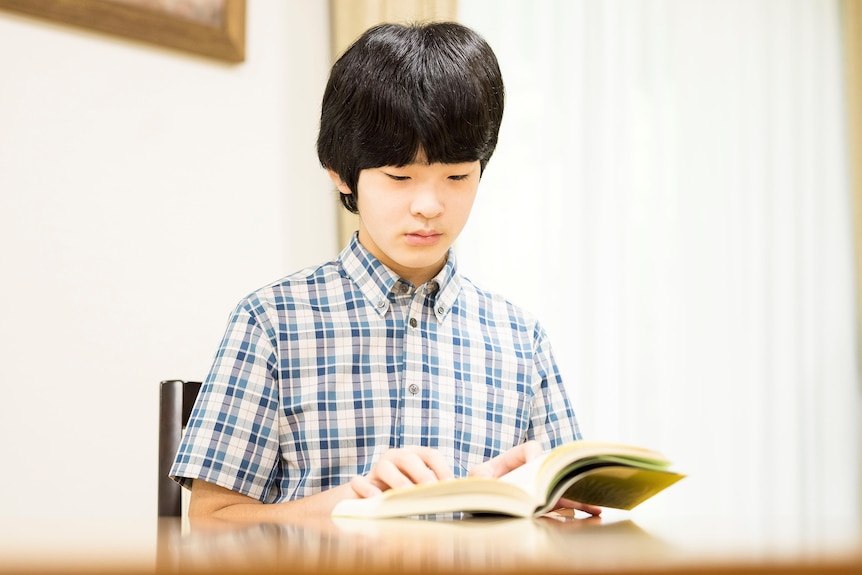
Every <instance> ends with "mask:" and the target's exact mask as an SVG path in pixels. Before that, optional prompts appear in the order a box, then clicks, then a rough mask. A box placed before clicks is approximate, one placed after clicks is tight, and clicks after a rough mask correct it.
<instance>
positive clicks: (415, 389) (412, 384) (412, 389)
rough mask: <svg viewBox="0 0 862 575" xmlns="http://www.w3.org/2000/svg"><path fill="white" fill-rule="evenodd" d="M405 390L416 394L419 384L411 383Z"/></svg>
mask: <svg viewBox="0 0 862 575" xmlns="http://www.w3.org/2000/svg"><path fill="white" fill-rule="evenodd" d="M407 391H409V392H410V393H412V394H413V395H416V394H417V393H419V386H418V385H416V384H415V383H411V384H410V387H408V388H407Z"/></svg>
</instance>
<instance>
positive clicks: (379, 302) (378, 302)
mask: <svg viewBox="0 0 862 575" xmlns="http://www.w3.org/2000/svg"><path fill="white" fill-rule="evenodd" d="M385 305H386V302H385V301H383V300H382V299H379V300H377V307H379V308H382V307H383V306H385Z"/></svg>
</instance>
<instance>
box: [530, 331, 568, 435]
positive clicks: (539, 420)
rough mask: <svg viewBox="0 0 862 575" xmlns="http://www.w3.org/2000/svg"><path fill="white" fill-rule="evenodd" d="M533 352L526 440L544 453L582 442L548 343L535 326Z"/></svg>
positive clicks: (544, 333)
mask: <svg viewBox="0 0 862 575" xmlns="http://www.w3.org/2000/svg"><path fill="white" fill-rule="evenodd" d="M534 341H535V350H534V352H533V369H534V390H535V397H534V399H533V407H532V410H531V414H530V429H529V431H528V434H527V439H535V440H538V441H539V442H541V443H542V446H543V447H544V448H545V449H550V448H553V447H556V446H558V445H562V444H563V443H568V442H570V441H574V440H576V439H581V433H580V431H579V429H578V422H577V419H576V418H575V412H574V410H573V409H572V405H571V403H570V401H569V397H568V393H567V392H566V388H565V385H564V384H563V379H562V377H561V376H560V371H559V368H558V367H557V363H556V360H555V359H554V353H553V350H552V349H551V342H550V339H549V338H548V336H547V333H546V332H545V331H544V329H543V328H542V326H541V325H540V324H538V323H537V324H536V328H535V333H534Z"/></svg>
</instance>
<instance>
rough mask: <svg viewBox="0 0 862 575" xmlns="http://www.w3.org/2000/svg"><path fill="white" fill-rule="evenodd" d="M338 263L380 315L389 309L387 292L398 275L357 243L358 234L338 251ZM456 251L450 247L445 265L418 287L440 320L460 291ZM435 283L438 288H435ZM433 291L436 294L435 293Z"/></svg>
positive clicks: (388, 293) (439, 320)
mask: <svg viewBox="0 0 862 575" xmlns="http://www.w3.org/2000/svg"><path fill="white" fill-rule="evenodd" d="M338 259H339V261H340V262H341V266H342V267H343V268H344V271H345V272H346V273H347V275H348V277H350V279H351V280H353V283H355V284H356V286H357V288H359V291H360V292H362V295H363V296H365V299H366V300H368V302H370V304H371V305H372V306H373V307H374V309H375V310H377V313H378V315H380V316H383V315H385V314H386V312H387V311H389V305H390V300H389V295H390V294H391V293H392V290H393V288H394V287H395V285H396V284H397V283H398V281H399V280H400V278H399V277H398V275H396V274H395V273H394V272H393V271H392V270H390V269H389V268H387V267H386V266H385V265H384V264H383V263H382V262H381V261H380V260H378V259H377V258H376V257H374V256H373V255H371V253H370V252H369V251H368V250H367V249H365V247H364V246H363V245H362V244H360V243H359V239H358V234H355V233H354V234H353V237H351V238H350V242H349V243H348V244H347V247H345V248H344V249H343V250H342V252H341V254H340V255H339V256H338ZM457 268H458V266H457V262H456V258H455V252H454V250H453V249H452V248H449V254H448V256H447V258H446V265H444V266H443V269H442V270H440V273H438V274H437V275H436V276H435V277H434V278H433V279H431V280H429V281H428V282H427V283H426V284H425V285H424V286H419V289H423V290H425V293H426V294H427V295H429V296H430V299H431V301H432V302H433V306H434V315H435V316H436V317H437V321H438V322H442V321H443V319H444V318H445V317H446V315H447V314H448V313H449V311H450V310H451V309H452V306H453V305H454V303H455V300H456V299H457V298H458V294H459V293H460V291H461V277H460V275H459V274H458V269H457ZM435 282H436V286H437V289H436V290H435V289H434V288H435V285H434V284H435ZM435 292H436V293H435Z"/></svg>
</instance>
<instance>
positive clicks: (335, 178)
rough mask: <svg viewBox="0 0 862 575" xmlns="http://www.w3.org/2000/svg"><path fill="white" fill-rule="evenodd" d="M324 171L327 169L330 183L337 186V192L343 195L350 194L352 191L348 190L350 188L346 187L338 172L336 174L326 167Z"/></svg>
mask: <svg viewBox="0 0 862 575" xmlns="http://www.w3.org/2000/svg"><path fill="white" fill-rule="evenodd" d="M326 171H327V173H328V174H329V178H330V179H331V180H332V183H334V184H335V187H336V188H338V191H339V192H341V193H342V194H345V195H346V194H352V193H353V192H352V191H351V190H350V188H348V187H347V184H345V183H344V182H343V181H342V179H341V176H339V175H338V174H336V173H335V172H334V171H333V170H329V169H327V170H326Z"/></svg>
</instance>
